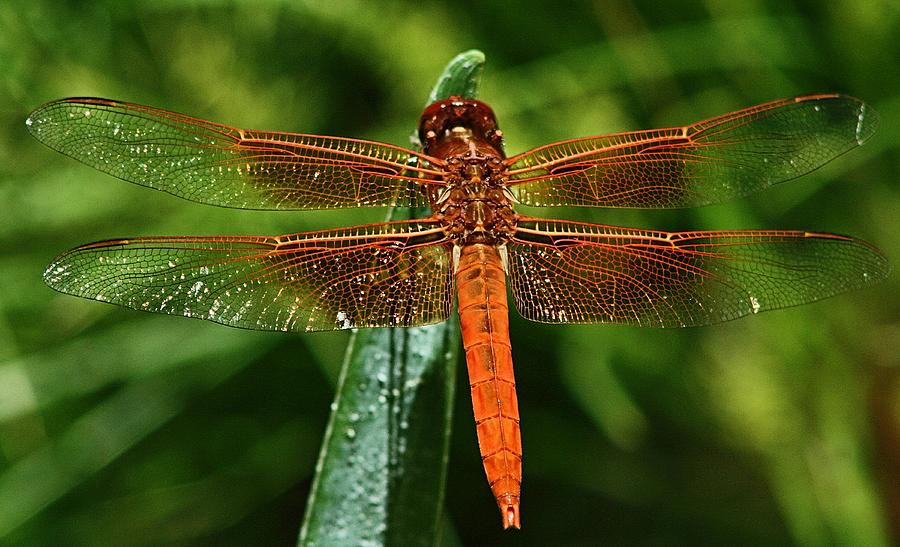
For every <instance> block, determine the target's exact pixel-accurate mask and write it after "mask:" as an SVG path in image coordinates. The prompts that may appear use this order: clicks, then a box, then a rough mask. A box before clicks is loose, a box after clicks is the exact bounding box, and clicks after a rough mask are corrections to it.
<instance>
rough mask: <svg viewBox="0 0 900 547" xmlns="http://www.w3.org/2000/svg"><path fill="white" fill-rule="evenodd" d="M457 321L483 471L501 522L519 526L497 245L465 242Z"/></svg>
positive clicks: (517, 437) (516, 438)
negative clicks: (460, 328)
mask: <svg viewBox="0 0 900 547" xmlns="http://www.w3.org/2000/svg"><path fill="white" fill-rule="evenodd" d="M456 282H457V290H458V291H459V321H460V325H461V327H462V338H463V347H464V348H465V351H466V365H467V367H468V370H469V385H470V387H471V391H472V406H473V409H474V414H475V424H476V426H477V431H478V445H479V448H480V450H481V459H482V462H483V464H484V471H485V473H486V474H487V479H488V482H489V483H490V485H491V490H492V491H493V493H494V496H495V497H496V499H497V505H498V506H499V508H500V512H501V514H502V515H503V526H504V527H505V528H509V527H510V526H513V527H515V528H518V527H519V495H520V490H521V484H522V436H521V433H520V430H519V408H518V402H517V400H516V381H515V377H514V375H513V363H512V348H511V346H510V341H509V306H508V304H507V301H506V274H505V272H504V271H503V265H502V262H501V259H500V254H499V252H498V250H497V248H496V247H495V246H493V245H487V244H482V243H474V244H470V245H465V246H463V248H462V252H461V253H460V257H459V266H458V268H457V272H456Z"/></svg>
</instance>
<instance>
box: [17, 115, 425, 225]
mask: <svg viewBox="0 0 900 547" xmlns="http://www.w3.org/2000/svg"><path fill="white" fill-rule="evenodd" d="M26 123H27V125H28V128H29V130H30V131H31V133H32V135H34V136H35V137H36V138H37V139H38V140H40V141H41V142H43V143H44V144H46V145H47V146H49V147H50V148H53V149H54V150H58V151H60V152H62V153H63V154H66V155H68V156H70V157H72V158H75V159H77V160H79V161H81V162H83V163H85V164H87V165H90V166H91V167H94V168H95V169H98V170H100V171H103V172H104V173H109V174H110V175H113V176H116V177H119V178H120V179H123V180H127V181H129V182H133V183H136V184H140V185H142V186H148V187H150V188H156V189H158V190H163V191H165V192H169V193H170V194H174V195H176V196H178V197H182V198H185V199H188V200H192V201H197V202H201V203H209V204H213V205H221V206H225V207H237V208H243V209H328V208H338V207H362V206H382V205H384V206H387V205H391V206H407V207H412V206H423V205H426V204H427V200H426V199H425V195H424V194H423V192H422V191H421V188H422V185H423V184H439V183H438V182H435V181H434V180H427V179H426V178H425V177H426V175H436V174H438V172H437V171H435V170H434V169H429V167H428V166H429V161H437V160H434V159H433V158H428V157H427V156H423V155H421V154H418V153H416V152H413V151H411V150H406V149H404V148H400V147H397V146H392V145H389V144H383V143H378V142H370V141H362V140H355V139H343V138H337V137H322V136H318V135H301V134H293V133H273V132H264V131H249V130H242V129H235V128H232V127H228V126H225V125H220V124H217V123H212V122H207V121H204V120H198V119H195V118H191V117H189V116H184V115H181V114H175V113H173V112H167V111H165V110H159V109H156V108H151V107H148V106H141V105H137V104H129V103H123V102H118V101H111V100H108V99H92V98H72V99H63V100H60V101H55V102H51V103H48V104H46V105H44V106H42V107H40V108H39V109H37V110H36V111H34V112H33V113H32V114H31V116H30V117H29V118H28V120H27V122H26ZM411 157H415V158H417V159H418V160H419V161H418V167H417V168H416V171H414V172H410V171H408V166H407V161H408V160H409V159H410V158H411Z"/></svg>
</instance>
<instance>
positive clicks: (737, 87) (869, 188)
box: [0, 0, 900, 546]
mask: <svg viewBox="0 0 900 547" xmlns="http://www.w3.org/2000/svg"><path fill="white" fill-rule="evenodd" d="M897 22H898V12H897V10H896V9H895V8H893V7H892V6H890V3H886V2H880V1H876V0H870V1H866V0H855V1H850V2H840V3H821V2H819V3H811V2H806V1H803V0H791V1H788V2H768V3H759V2H757V3H732V4H728V3H721V2H719V3H716V2H712V3H710V2H687V3H685V2H682V3H678V4H677V5H676V4H672V5H671V6H670V5H666V4H660V3H659V2H646V1H643V0H623V1H620V2H604V3H587V2H583V3H576V4H574V5H572V6H571V9H570V10H562V9H560V8H559V6H558V5H557V4H554V3H541V2H499V3H498V2H474V1H467V2H466V1H464V2H461V3H460V2H457V3H454V4H446V5H439V4H433V3H431V4H429V3H422V2H408V1H401V0H391V1H387V2H306V3H296V2H287V1H282V2H277V1H276V2H267V3H252V2H236V3H235V2H232V3H223V4H221V5H219V4H218V3H211V2H196V1H194V0H168V1H165V2H151V3H147V2H143V3H141V2H112V1H99V0H97V1H93V2H78V3H65V2H49V1H48V0H29V1H27V2H26V1H24V0H12V1H8V2H5V3H0V69H2V70H0V160H2V162H0V211H2V213H0V249H2V254H0V279H2V280H3V283H2V288H0V544H3V545H24V546H43V545H57V544H60V542H61V541H63V540H61V539H60V538H65V539H64V543H65V544H67V545H74V546H79V545H119V546H139V545H160V544H165V545H287V544H292V543H294V542H295V541H296V538H297V533H298V529H299V524H300V522H301V520H302V518H303V514H304V511H305V510H306V501H307V499H308V496H309V492H310V489H311V487H312V482H313V476H314V468H315V464H316V458H317V454H318V452H319V447H320V443H321V441H322V437H323V432H324V430H325V427H326V424H327V422H328V419H329V418H328V416H329V403H330V402H331V401H332V400H333V397H334V392H335V391H334V390H335V386H336V384H337V380H338V376H339V366H340V364H341V362H342V355H344V351H345V348H346V345H347V342H348V334H347V333H336V334H323V333H320V334H311V335H282V334H278V333H258V332H250V331H241V330H235V329H229V328H225V327H222V326H219V325H214V324H207V323H204V322H201V321H190V320H187V319H180V318H174V317H163V316H153V315H147V314H141V313H138V312H134V311H129V310H123V309H119V308H115V307H113V306H104V305H101V304H99V303H97V302H89V301H82V300H79V299H76V298H72V297H67V296H63V295H58V294H56V293H54V292H52V291H51V290H50V289H48V288H47V287H46V286H44V284H43V283H42V282H41V273H42V271H43V268H44V267H45V266H46V264H47V263H49V262H50V260H52V258H53V256H55V255H56V254H57V253H59V252H61V251H63V250H65V249H68V248H71V247H73V246H75V245H78V244H81V243H85V242H88V241H93V240H99V239H106V238H112V237H123V236H133V235H154V234H159V235H167V234H168V235H176V234H278V233H290V232H295V231H303V230H312V229H323V228H328V227H333V226H351V225H356V224H362V223H366V222H377V221H380V220H381V219H382V218H383V215H384V212H383V211H379V210H371V211H355V210H351V211H331V212H309V213H297V214H294V213H278V212H271V213H270V212H259V211H237V210H226V209H218V208H215V207H208V206H202V205H197V204H193V203H189V202H186V201H183V200H178V199H176V198H173V197H172V196H169V195H167V194H163V193H162V192H154V191H151V190H147V189H144V188H139V187H137V186H134V185H129V184H126V183H123V182H121V181H118V180H116V179H113V178H112V177H109V176H106V175H103V174H101V173H98V172H96V171H94V170H91V169H89V168H87V167H84V166H82V165H80V164H77V163H76V162H74V161H72V160H70V159H68V158H65V157H63V156H61V155H59V154H56V153H53V152H51V151H49V150H47V149H46V148H44V147H42V146H41V145H40V144H38V143H37V142H35V141H34V140H33V139H31V137H30V136H29V135H28V133H27V131H26V128H25V126H24V120H25V117H26V116H27V114H28V112H30V111H31V110H32V109H34V108H36V107H37V106H39V105H40V104H41V103H43V102H44V101H47V100H50V99H55V98H59V97H64V96H72V95H82V96H83V95H89V96H90V95H93V96H105V97H111V98H117V99H123V100H129V101H133V102H140V103H144V104H151V105H154V106H159V107H163V108H167V109H171V110H176V111H179V112H184V113H188V114H191V115H195V116H198V117H203V118H207V119H211V120H215V121H220V122H224V123H228V124H231V125H236V126H241V127H253V128H260V129H272V130H282V131H302V132H306V133H324V134H333V135H339V136H353V137H360V138H367V139H375V140H382V141H387V142H393V143H397V144H404V143H405V141H406V138H407V135H409V132H410V129H411V128H412V126H414V125H415V123H416V121H417V119H418V116H419V115H420V114H421V108H422V105H423V98H424V97H423V93H424V91H425V90H426V88H425V86H427V85H428V84H429V83H430V82H431V81H432V80H433V78H434V75H435V74H436V73H438V72H439V71H440V69H441V67H442V66H443V63H445V62H446V60H447V59H449V58H450V57H451V56H453V55H454V54H456V53H457V52H458V51H459V50H460V49H462V48H465V47H472V46H477V47H479V48H480V49H481V50H483V51H485V52H486V56H487V59H488V63H487V65H486V67H485V68H486V70H485V72H484V83H483V85H482V86H481V88H480V90H479V97H480V99H481V100H484V101H486V102H488V103H489V104H490V105H491V106H492V108H493V109H494V111H495V112H496V114H497V116H498V119H499V122H500V127H501V128H502V129H503V132H504V134H505V135H506V149H507V151H508V152H509V153H510V154H514V153H517V152H520V151H523V150H525V149H527V148H528V147H531V146H537V145H540V144H544V143H547V142H550V141H553V140H558V139H563V138H567V137H575V136H585V135H591V134H601V133H611V132H616V131H626V130H630V129H640V128H650V127H664V126H670V125H674V124H681V123H685V122H691V121H695V120H698V119H701V118H704V117H708V116H712V115H716V114H720V113H723V112H727V111H730V110H734V109H737V108H740V107H743V106H748V105H751V104H756V103H760V102H763V101H766V100H770V99H774V98H778V97H783V96H789V95H795V94H799V93H806V92H814V91H839V92H844V93H849V94H852V95H855V96H858V97H860V98H862V99H864V100H866V101H867V102H868V103H870V104H871V105H872V106H873V107H874V108H875V109H876V110H878V111H879V113H880V115H881V122H882V123H881V128H880V130H879V132H878V133H877V134H876V135H875V136H874V137H873V138H872V139H871V141H870V142H868V143H867V144H866V145H865V146H864V147H862V148H861V149H859V150H855V151H853V152H851V153H850V154H848V155H845V156H842V157H841V158H839V159H838V160H836V161H835V162H833V163H831V164H829V165H828V166H826V167H825V168H823V169H821V170H819V171H817V172H815V173H813V174H811V175H808V176H805V177H803V178H801V179H799V180H797V181H793V182H790V183H787V184H784V185H780V186H779V187H777V188H773V189H771V190H768V191H767V192H765V193H762V194H759V195H756V196H753V197H751V198H748V199H743V200H738V201H734V202H729V203H726V204H722V205H716V206H713V207H705V208H701V209H689V210H675V211H628V210H596V211H592V210H583V209H582V210H579V209H563V210H539V209H529V210H527V211H525V212H527V213H529V214H533V215H540V216H546V217H556V218H567V219H573V220H585V221H593V222H601V223H605V224H620V225H624V226H638V227H648V228H658V229H692V228H696V229H731V228H797V229H809V230H817V231H834V232H839V233H848V234H851V235H855V236H858V237H861V238H863V239H866V240H868V241H870V242H872V243H873V244H875V245H877V246H878V247H880V248H881V249H883V250H884V251H885V252H886V254H887V255H888V256H889V258H890V259H891V261H892V262H893V263H894V264H895V266H896V264H897V260H898V255H897V249H900V221H898V218H897V211H898V210H900V194H898V186H897V183H896V180H897V175H896V173H897V171H898V167H900V151H898V146H897V139H896V134H897V127H900V65H898V63H897V62H896V60H897V58H898V57H900V35H898V33H897V32H896V29H897ZM898 295H900V285H898V276H896V275H893V276H892V277H890V278H889V279H888V281H887V282H886V283H884V284H882V285H879V286H876V287H873V288H870V289H866V290H862V291H858V292H856V293H853V294H850V295H843V296H838V297H835V298H832V299H829V300H826V301H823V302H820V303H817V304H813V305H810V306H805V307H801V308H796V309H791V310H785V311H780V312H770V313H764V314H760V315H758V316H754V317H751V318H747V319H744V320H741V321H736V322H733V323H729V324H726V325H721V326H718V327H710V328H701V329H676V330H649V329H638V328H626V327H596V326H565V327H560V326H550V325H539V324H534V323H528V322H525V321H522V320H521V319H519V318H518V317H517V316H516V315H515V314H513V317H512V325H511V329H512V334H513V340H512V343H513V356H514V359H515V361H516V375H517V383H518V386H519V400H520V413H521V415H522V420H523V421H522V426H523V442H524V448H525V482H524V485H523V500H522V504H523V505H522V519H523V526H524V528H523V530H522V531H521V532H516V533H503V532H502V530H500V526H499V523H498V519H497V515H496V507H495V504H494V500H493V499H492V498H491V495H490V492H489V490H488V488H487V486H486V485H485V484H484V475H483V471H482V469H481V462H480V459H479V457H478V452H477V445H476V441H475V435H474V429H473V427H472V426H473V424H472V417H471V411H470V408H471V403H470V402H469V400H468V390H467V389H458V390H457V392H456V394H455V399H456V400H455V403H456V404H455V408H456V411H455V412H454V415H453V429H454V436H453V438H452V440H451V441H450V461H449V467H448V471H447V477H448V480H447V490H446V501H445V504H444V506H445V510H446V512H445V516H444V519H443V528H444V532H445V533H446V534H447V535H448V536H450V537H451V538H453V537H455V538H456V539H457V540H458V541H459V543H461V544H498V545H499V544H516V545H559V544H563V545H573V544H581V545H596V544H598V543H606V544H613V545H615V544H626V545H651V544H652V545H659V544H665V545H676V544H692V545H695V544H743V545H748V544H751V545H760V544H766V545H771V544H782V545H783V544H799V545H822V544H853V545H879V544H881V545H884V544H890V543H892V542H893V543H897V541H898V537H900V536H898V533H900V532H898V530H900V523H898V522H896V521H895V520H893V519H896V517H895V515H897V514H900V510H898V508H897V504H898V502H897V494H896V484H898V483H900V471H898V463H897V462H898V461H900V454H898V452H897V448H896V447H897V443H896V439H897V438H898V433H897V432H898V421H900V418H898V414H900V413H898V410H897V409H898V405H900V402H898V401H900V387H898V386H900V367H898V355H900V336H898V332H900V330H898V328H897V318H898V317H900V298H898ZM456 374H457V381H460V382H461V381H464V380H463V378H462V376H463V375H462V371H457V373H456ZM376 384H377V378H376ZM373 387H374V384H373ZM419 401H420V402H421V404H426V403H427V400H426V399H420V400H419ZM348 418H349V416H348ZM346 425H347V424H337V426H340V428H336V429H335V430H334V431H335V432H336V433H335V434H336V435H345V433H346ZM358 438H359V437H357V439H358Z"/></svg>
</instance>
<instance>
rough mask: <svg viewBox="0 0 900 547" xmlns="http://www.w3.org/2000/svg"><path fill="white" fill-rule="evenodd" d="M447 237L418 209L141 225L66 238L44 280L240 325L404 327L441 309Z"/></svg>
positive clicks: (446, 296)
mask: <svg viewBox="0 0 900 547" xmlns="http://www.w3.org/2000/svg"><path fill="white" fill-rule="evenodd" d="M451 249H452V245H451V244H450V243H448V242H447V241H446V240H445V238H444V236H443V235H442V233H441V231H440V229H439V227H438V226H437V225H436V224H435V223H431V222H427V221H422V222H420V221H403V222H392V223H385V224H375V225H371V226H362V227H356V228H346V229H339V230H330V231H323V232H308V233H300V234H293V235H285V236H281V237H148V238H138V239H123V240H115V241H104V242H99V243H93V244H90V245H85V246H82V247H79V248H77V249H74V250H71V251H69V252H67V253H65V254H63V255H61V256H60V257H58V258H57V259H56V260H54V262H53V263H52V264H50V266H48V267H47V270H46V272H45V274H44V280H45V281H46V282H47V284H49V285H50V286H51V287H53V288H54V289H56V290H58V291H61V292H64V293H69V294H74V295H76V296H81V297H85V298H93V299H96V300H101V301H105V302H112V303H115V304H119V305H122V306H126V307H129V308H133V309H137V310H144V311H150V312H158V313H167V314H171V315H184V316H186V317H196V318H201V319H208V320H211V321H215V322H218V323H223V324H226V325H231V326H234V327H242V328H249V329H259V330H280V331H321V330H334V329H341V328H351V327H395V326H404V327H405V326H414V325H425V324H429V323H435V322H439V321H443V320H445V319H447V317H448V316H449V315H450V305H451V303H452V295H453V292H452V289H453V279H452V258H451Z"/></svg>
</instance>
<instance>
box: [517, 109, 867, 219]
mask: <svg viewBox="0 0 900 547" xmlns="http://www.w3.org/2000/svg"><path fill="white" fill-rule="evenodd" d="M876 126H877V115H876V114H875V112H874V110H872V109H871V108H870V107H868V106H867V105H866V104H865V103H863V102H862V101H860V100H859V99H855V98H853V97H847V96H843V95H809V96H805V97H796V98H792V99H782V100H778V101H773V102H770V103H766V104H763V105H759V106H754V107H751V108H747V109H744V110H739V111H737V112H733V113H731V114H725V115H723V116H719V117H716V118H712V119H710V120H706V121H702V122H698V123H695V124H693V125H688V126H685V127H676V128H671V129H658V130H651V131H637V132H634V133H622V134H617V135H609V136H604V137H589V138H583V139H573V140H569V141H562V142H558V143H554V144H549V145H546V146H542V147H540V148H536V149H534V150H531V151H529V152H525V153H524V154H521V155H518V156H515V157H513V158H510V159H509V160H508V163H509V165H510V184H511V185H512V190H513V193H514V194H515V195H516V196H517V197H518V199H519V200H520V201H521V202H522V203H524V204H526V205H537V206H550V205H582V206H590V207H634V208H673V207H695V206H700V205H708V204H711V203H717V202H720V201H723V200H726V199H729V198H733V197H737V196H743V195H746V194H751V193H754V192H758V191H760V190H763V189H765V188H768V187H769V186H772V185H773V184H777V183H780V182H784V181H787V180H790V179H793V178H796V177H799V176H801V175H803V174H805V173H808V172H810V171H812V170H814V169H816V168H818V167H820V166H821V165H823V164H825V163H827V162H828V161H830V160H832V159H833V158H835V157H837V156H839V155H841V154H843V153H845V152H847V151H848V150H850V149H852V148H855V147H857V146H859V145H861V144H862V143H863V142H865V141H866V140H867V139H868V138H869V137H871V136H872V134H873V133H874V131H875V128H876Z"/></svg>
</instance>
